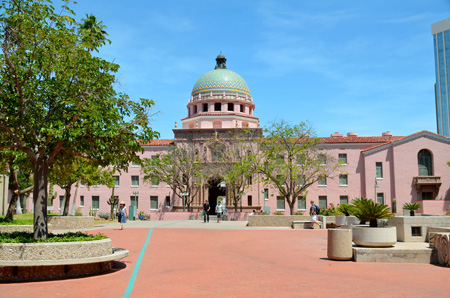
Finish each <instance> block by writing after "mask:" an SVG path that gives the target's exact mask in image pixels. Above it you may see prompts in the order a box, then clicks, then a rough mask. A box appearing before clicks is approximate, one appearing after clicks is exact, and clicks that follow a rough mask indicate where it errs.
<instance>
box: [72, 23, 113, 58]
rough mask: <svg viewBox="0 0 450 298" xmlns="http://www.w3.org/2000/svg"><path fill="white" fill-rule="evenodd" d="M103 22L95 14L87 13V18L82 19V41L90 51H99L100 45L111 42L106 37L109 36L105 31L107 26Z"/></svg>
mask: <svg viewBox="0 0 450 298" xmlns="http://www.w3.org/2000/svg"><path fill="white" fill-rule="evenodd" d="M102 23H103V22H102V21H98V20H97V17H96V16H94V15H93V14H86V18H85V19H82V23H81V24H80V26H79V28H78V32H79V33H80V34H81V35H82V41H83V42H84V44H85V45H86V47H87V48H88V50H89V51H92V50H96V51H98V47H100V46H102V45H104V44H105V43H106V42H109V43H110V44H111V41H110V40H109V39H107V38H106V36H108V33H107V32H106V31H105V29H106V26H105V25H103V24H102Z"/></svg>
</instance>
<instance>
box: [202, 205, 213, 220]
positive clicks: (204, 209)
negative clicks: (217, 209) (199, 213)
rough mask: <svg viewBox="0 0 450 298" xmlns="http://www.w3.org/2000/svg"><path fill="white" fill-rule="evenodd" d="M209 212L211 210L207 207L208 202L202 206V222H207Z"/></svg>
mask: <svg viewBox="0 0 450 298" xmlns="http://www.w3.org/2000/svg"><path fill="white" fill-rule="evenodd" d="M209 210H211V206H209V203H208V200H206V201H205V204H203V222H205V223H206V222H209Z"/></svg>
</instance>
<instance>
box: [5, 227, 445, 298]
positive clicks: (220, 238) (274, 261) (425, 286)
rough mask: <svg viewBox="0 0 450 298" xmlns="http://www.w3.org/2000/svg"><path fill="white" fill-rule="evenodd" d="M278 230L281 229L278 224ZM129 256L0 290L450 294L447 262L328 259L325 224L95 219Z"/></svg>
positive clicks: (10, 293)
mask: <svg viewBox="0 0 450 298" xmlns="http://www.w3.org/2000/svg"><path fill="white" fill-rule="evenodd" d="M275 229H277V230H275ZM92 232H93V233H97V232H101V233H103V234H106V235H107V236H109V237H111V238H112V240H113V245H114V246H116V247H122V248H126V249H128V250H129V251H130V255H129V256H128V257H127V258H124V259H123V260H122V262H116V263H115V268H114V270H113V271H112V272H110V273H107V274H104V275H100V276H92V277H84V278H78V279H71V280H59V281H48V282H35V283H21V284H2V285H1V289H0V291H1V292H0V293H1V297H8V298H10V297H108V298H112V297H211V296H213V297H215V296H216V297H308V298H309V297H403V296H406V297H449V293H450V268H446V267H439V266H434V265H429V264H398V263H397V264H396V263H355V262H342V261H341V262H339V261H331V260H329V259H328V258H327V231H326V230H292V229H289V228H272V229H261V228H249V227H246V222H222V223H220V224H218V223H212V222H211V223H209V224H204V223H202V222H200V221H170V222H169V221H148V222H140V221H136V222H133V221H130V222H129V223H127V224H126V225H125V230H123V231H121V230H118V224H117V223H111V224H105V225H102V226H98V227H97V228H96V229H95V230H93V231H92Z"/></svg>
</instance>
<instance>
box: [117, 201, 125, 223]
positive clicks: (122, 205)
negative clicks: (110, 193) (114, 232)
mask: <svg viewBox="0 0 450 298" xmlns="http://www.w3.org/2000/svg"><path fill="white" fill-rule="evenodd" d="M117 213H119V215H118V217H117V220H118V221H119V222H120V229H119V230H123V224H124V223H127V217H128V213H127V207H126V206H125V202H124V201H122V202H120V205H119V210H118V211H117Z"/></svg>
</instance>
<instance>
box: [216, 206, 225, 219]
mask: <svg viewBox="0 0 450 298" xmlns="http://www.w3.org/2000/svg"><path fill="white" fill-rule="evenodd" d="M216 214H217V222H218V223H220V220H221V219H222V215H223V206H222V205H221V202H220V201H219V202H217V205H216Z"/></svg>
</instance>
